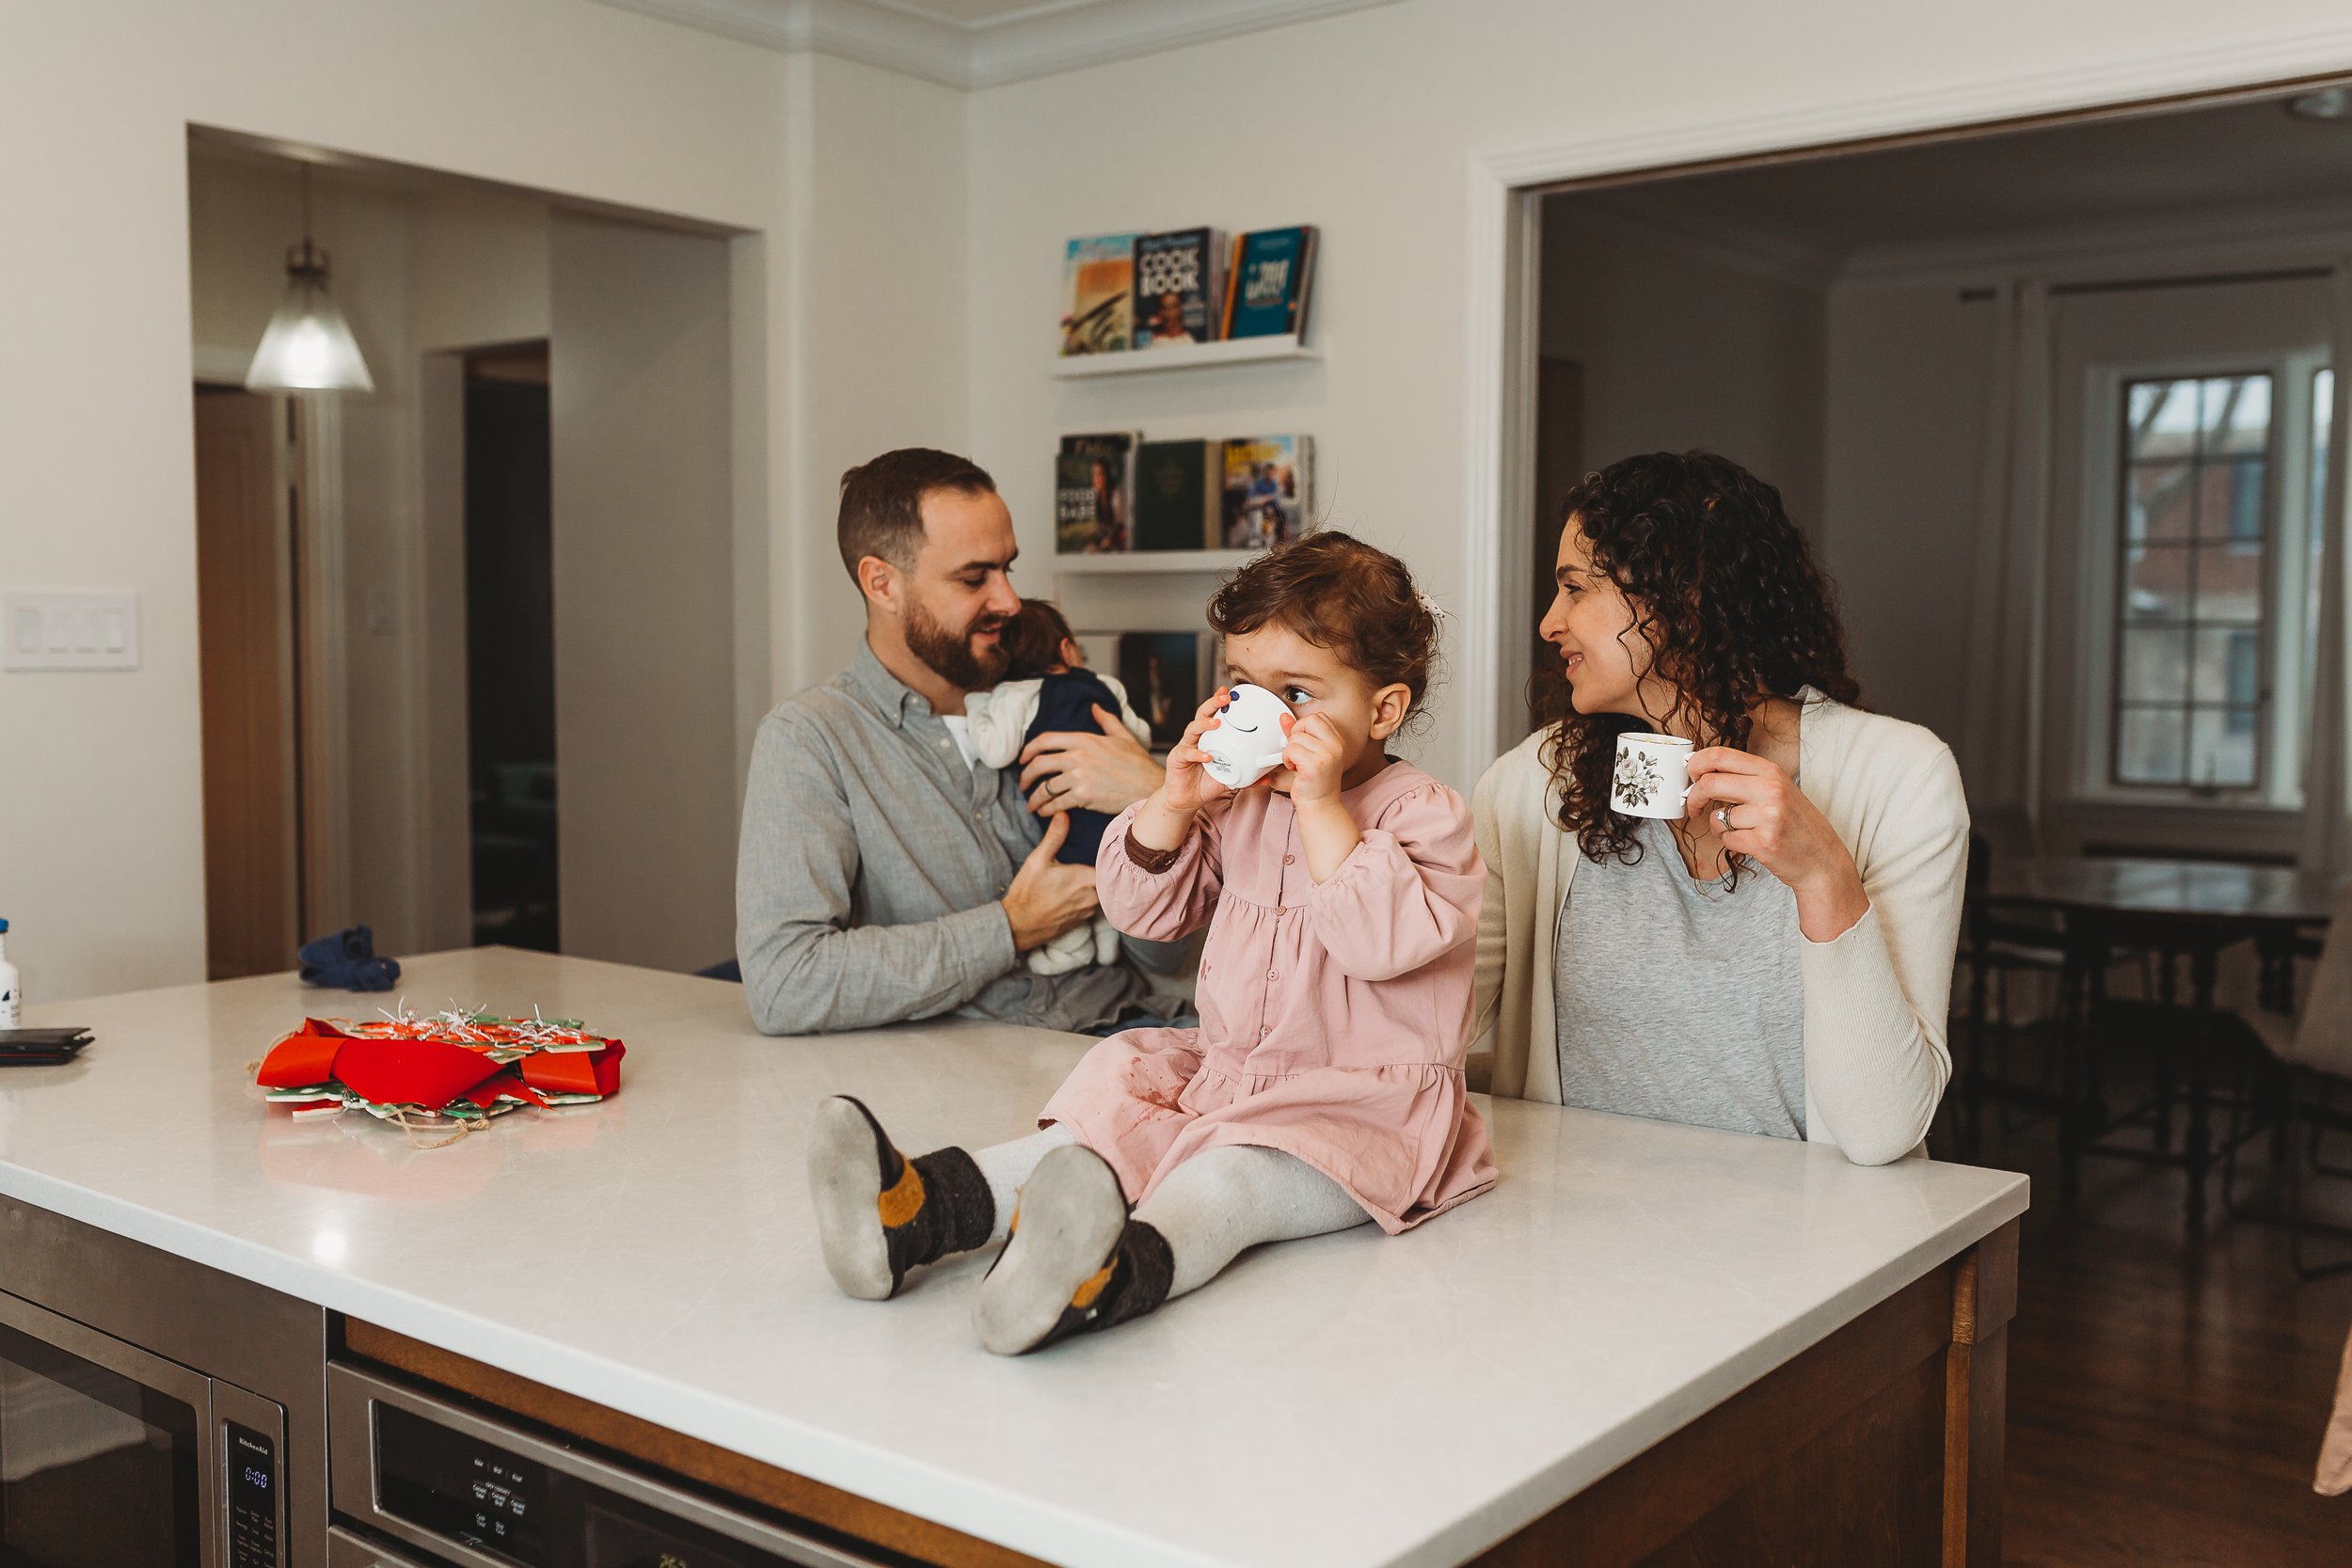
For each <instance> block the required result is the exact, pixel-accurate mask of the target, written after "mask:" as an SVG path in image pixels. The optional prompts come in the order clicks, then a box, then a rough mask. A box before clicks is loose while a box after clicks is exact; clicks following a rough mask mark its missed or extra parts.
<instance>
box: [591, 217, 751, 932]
mask: <svg viewBox="0 0 2352 1568" xmlns="http://www.w3.org/2000/svg"><path fill="white" fill-rule="evenodd" d="M553 260H554V276H553V284H552V296H553V302H554V322H553V331H552V334H551V340H550V342H549V347H548V404H549V425H550V428H551V431H552V441H551V443H550V445H551V454H550V465H549V466H550V467H551V469H552V477H553V482H554V483H553V521H554V538H553V551H552V553H553V557H554V568H555V572H554V578H555V774H556V781H555V790H556V811H557V820H558V821H559V823H560V824H561V827H560V830H559V832H558V840H559V845H560V850H561V854H560V861H561V863H560V866H559V872H558V878H559V889H560V895H561V899H562V904H563V948H564V952H566V953H573V954H578V955H580V956H581V957H583V958H609V959H613V960H615V961H620V962H628V963H641V964H650V965H654V966H656V967H659V968H664V969H682V970H694V969H700V968H702V967H704V966H705V965H707V964H714V963H718V962H719V961H721V960H722V959H723V958H726V957H727V956H728V955H729V954H730V953H732V952H733V951H734V948H735V916H734V907H733V906H734V890H735V822H736V814H735V809H734V808H735V803H736V790H735V782H734V779H733V778H732V774H733V772H734V763H735V744H734V742H735V737H734V736H733V735H732V734H731V733H730V728H731V727H730V725H729V723H728V716H729V713H730V711H731V709H732V706H733V693H732V690H731V683H730V680H729V672H730V670H731V668H732V665H733V662H734V655H735V648H734V639H733V636H732V627H731V626H730V625H729V622H728V618H727V617H726V616H725V615H723V614H718V613H713V611H714V610H715V609H716V607H719V606H723V605H725V604H726V603H727V602H728V598H729V595H728V591H727V584H728V579H729V578H730V577H731V575H732V570H731V569H732V564H733V548H734V537H733V534H734V529H733V522H734V499H733V495H732V492H731V488H730V484H729V475H728V470H727V438H728V420H727V396H728V362H727V361H728V336H729V326H728V321H727V307H726V276H727V254H726V245H725V243H724V242H723V241H720V240H713V239H705V238H701V237H699V236H695V235H691V234H674V233H665V232H662V231H660V230H651V229H646V228H644V227H642V226H638V225H630V224H617V223H610V222H605V221H601V220H598V219H595V218H588V217H581V216H577V215H573V214H564V215H562V216H559V217H558V218H557V219H556V222H555V229H554V247H553ZM653 432H658V433H659V436H657V437H656V438H652V439H648V434H649V433H653Z"/></svg>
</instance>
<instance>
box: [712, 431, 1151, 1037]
mask: <svg viewBox="0 0 2352 1568" xmlns="http://www.w3.org/2000/svg"><path fill="white" fill-rule="evenodd" d="M837 531H838V534H839V539H840V546H841V563H842V564H843V565H844V566H846V567H847V568H849V572H850V578H851V579H852V580H854V581H855V582H856V583H857V585H858V589H859V592H860V593H862V594H864V595H865V598H866V643H865V646H863V647H862V648H860V649H859V650H858V653H857V657H856V658H855V659H854V660H852V661H851V663H850V667H849V668H848V669H847V670H845V671H843V672H842V673H840V674H838V675H835V676H834V678H833V679H832V680H831V681H829V682H828V683H826V684H825V685H823V686H821V687H818V688H817V689H814V690H811V691H805V692H803V693H802V694H801V695H800V696H797V697H794V698H792V699H791V700H790V701H788V702H787V703H785V704H784V705H782V706H781V707H779V708H777V709H776V710H775V711H774V712H773V713H771V714H770V715H769V716H768V717H767V718H766V719H765V720H763V721H761V722H760V726H759V735H758V737H757V740H756V742H755V746H754V750H753V753H752V771H751V782H750V785H749V788H748V791H747V793H746V794H745V797H744V801H743V833H742V839H741V841H740V845H739V849H738V853H737V860H736V886H735V903H736V952H737V954H738V956H739V958H740V959H741V962H742V966H743V982H744V993H745V997H746V999H747V1000H748V1001H749V1003H750V1004H751V1010H752V1019H753V1022H755V1023H756V1024H757V1025H758V1026H759V1028H760V1029H761V1030H762V1031H763V1032H764V1033H767V1034H771V1035H806V1034H817V1033H819V1032H823V1031H830V1030H835V1029H858V1028H865V1027H866V1026H869V1025H872V1024H880V1023H897V1022H905V1021H907V1020H910V1019H920V1018H931V1017H935V1016H937V1015H939V1014H942V1013H959V1014H962V1015H964V1016H966V1017H974V1018H987V1019H997V1020H1001V1021H1005V1022H1018V1023H1030V1024H1036V1025H1039V1026H1041V1027H1044V1028H1049V1029H1067V1030H1074V1031H1102V1030H1104V1029H1107V1028H1110V1027H1115V1026H1120V1025H1123V1024H1126V1023H1129V1022H1136V1021H1138V1020H1141V1019H1144V1018H1149V1017H1154V1016H1156V1017H1163V1018H1164V1017H1172V1016H1174V1015H1175V1013H1176V1012H1177V1011H1178V1010H1179V1009H1180V1008H1181V1006H1183V1004H1182V1002H1181V1001H1180V1000H1179V999H1178V998H1175V997H1173V996H1166V997H1163V996H1156V995H1155V994H1154V980H1155V979H1165V978H1166V977H1167V976H1168V975H1169V974H1171V973H1172V972H1173V971H1174V970H1175V969H1176V968H1177V967H1178V966H1179V964H1180V962H1181V955H1180V953H1179V952H1178V951H1176V950H1172V949H1170V948H1168V947H1165V946H1162V945H1161V944H1158V943H1150V942H1128V943H1127V944H1126V945H1125V951H1124V952H1123V953H1122V956H1121V958H1120V961H1119V962H1116V963H1112V964H1097V965H1092V966H1089V967H1088V968H1084V969H1078V970H1073V971H1072V972H1070V973H1068V974H1051V975H1046V974H1034V973H1032V972H1031V971H1030V970H1029V969H1028V968H1027V967H1026V966H1025V964H1024V963H1023V961H1022V955H1024V954H1025V953H1026V952H1028V951H1029V949H1031V948H1033V947H1038V946H1041V945H1042V944H1044V943H1045V942H1051V941H1052V940H1053V939H1054V938H1055V937H1057V936H1059V935H1060V934H1061V933H1062V932H1064V931H1066V930H1069V929H1071V928H1072V927H1075V926H1079V925H1082V924H1084V923H1085V922H1086V921H1088V920H1090V919H1092V918H1093V916H1094V914H1095V913H1096V910H1097V906H1096V904H1095V900H1094V868H1093V867H1092V866H1088V865H1063V864H1060V863H1057V861H1056V860H1055V859H1054V855H1055V852H1056V851H1057V850H1058V849H1059V848H1060V847H1061V843H1062V840H1063V839H1064V838H1066V837H1067V836H1068V835H1069V824H1068V822H1067V820H1066V819H1065V818H1064V817H1063V816H1061V813H1062V812H1064V811H1066V810H1069V809H1070V808H1073V807H1080V806H1083V807H1086V808H1089V809H1090V810H1094V811H1101V812H1107V813H1117V812H1120V811H1123V810H1125V809H1126V808H1127V807H1128V806H1129V805H1130V804H1132V803H1134V802H1135V801H1136V800H1141V799H1143V798H1144V797H1145V796H1146V795H1149V794H1150V793H1151V792H1152V790H1153V789H1154V788H1156V787H1157V786H1158V784H1159V780H1160V768H1159V767H1158V765H1157V764H1155V763H1153V762H1152V757H1151V753H1149V752H1146V751H1145V750H1144V749H1143V748H1142V747H1141V746H1139V745H1137V744H1136V741H1135V739H1134V737H1133V736H1129V735H1128V734H1127V733H1126V731H1125V729H1124V728H1123V727H1122V726H1120V723H1119V722H1118V720H1117V717H1116V716H1115V715H1103V714H1098V715H1097V718H1098V721H1100V722H1101V723H1102V727H1103V730H1104V734H1101V735H1085V734H1074V735H1060V736H1039V737H1038V738H1037V740H1035V741H1033V742H1032V743H1031V744H1030V746H1029V748H1028V750H1027V751H1026V752H1024V754H1023V758H1022V763H1023V766H1024V768H1025V771H1024V773H1023V775H1022V776H1021V778H1020V779H1019V780H1018V781H1016V780H1014V779H1013V778H1011V777H1010V776H1009V774H1008V773H1005V772H999V771H998V770H997V769H995V768H984V767H980V766H977V762H976V759H975V756H974V753H973V752H972V750H971V746H970V741H969V737H968V734H967V731H966V728H965V720H964V717H963V700H964V697H965V696H966V694H968V693H970V692H973V691H981V690H986V689H988V688H990V687H992V686H993V685H994V684H995V683H996V681H997V679H998V678H999V677H1001V676H1002V675H1003V673H1004V669H1005V653H1004V649H1003V647H1002V645H1001V644H1002V638H1001V633H1002V630H1003V627H1004V625H1005V623H1006V621H1008V620H1009V619H1010V617H1011V616H1012V614H1013V612H1014V611H1015V610H1018V609H1019V608H1020V606H1021V600H1020V598H1019V596H1018V595H1017V594H1014V593H1013V591H1012V584H1011V580H1010V574H1011V571H1012V562H1013V556H1014V555H1015V554H1016V553H1017V546H1015V545H1014V543H1013V533H1012V515H1011V513H1010V512H1009V511H1007V510H1006V507H1005V503H1004V501H1003V500H1002V499H1000V498H999V497H998V496H997V494H996V485H995V482H994V481H993V480H992V479H990V478H989V476H988V475H987V473H985V472H984V471H983V470H981V469H980V468H979V467H977V465H975V464H974V463H972V462H971V461H970V460H969V459H967V458H962V457H957V456H955V455H953V454H951V453H948V452H944V451H930V450H929V449H927V448H921V447H911V448H907V449H904V450H902V451H890V452H884V453H883V454H882V456H880V457H877V458H875V459H874V460H873V461H872V462H870V463H866V464H865V465H863V466H861V467H855V468H852V469H850V471H849V472H848V473H847V474H845V475H843V476H842V480H841V513H840V518H839V522H838V525H837ZM1025 792H1026V793H1025ZM1041 819H1042V823H1041ZM1168 989H1170V990H1172V989H1173V988H1172V987H1169V988H1168Z"/></svg>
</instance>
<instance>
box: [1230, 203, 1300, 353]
mask: <svg viewBox="0 0 2352 1568" xmlns="http://www.w3.org/2000/svg"><path fill="white" fill-rule="evenodd" d="M1314 275H1315V227H1314V225H1313V224H1311V223H1309V224H1301V225H1299V226H1297V227H1296V228H1293V229H1257V230H1251V231H1250V232H1248V233H1247V234H1244V235H1243V236H1242V237H1241V238H1240V240H1238V241H1237V242H1235V244H1234V246H1233V269H1232V276H1231V277H1229V278H1228V279H1227V280H1226V292H1225V322H1224V336H1226V337H1228V338H1279V337H1280V336H1281V335H1282V334H1284V333H1286V332H1292V333H1296V334H1297V335H1298V336H1300V337H1301V338H1304V337H1305V336H1306V335H1307V291H1308V286H1309V285H1310V284H1311V283H1312V282H1313V281H1314Z"/></svg>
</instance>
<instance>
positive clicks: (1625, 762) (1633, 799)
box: [1609, 735, 1691, 817]
mask: <svg viewBox="0 0 2352 1568" xmlns="http://www.w3.org/2000/svg"><path fill="white" fill-rule="evenodd" d="M1690 794H1691V743H1690V742H1689V741H1687V740H1683V739H1680V738H1678V737H1677V736H1671V735H1621V736H1617V772H1616V777H1615V779H1614V780H1613V782H1612V783H1611V784H1610V786H1609V804H1610V807H1611V809H1613V810H1614V811H1616V812H1617V813H1619V814H1620V815H1622V816H1657V817H1676V816H1681V815H1682V803H1683V801H1684V800H1687V799H1688V798H1689V796H1690Z"/></svg>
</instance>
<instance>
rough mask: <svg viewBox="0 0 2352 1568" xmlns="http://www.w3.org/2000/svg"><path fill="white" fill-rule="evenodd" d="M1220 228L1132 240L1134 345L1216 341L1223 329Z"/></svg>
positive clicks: (1224, 248) (1222, 242)
mask: <svg viewBox="0 0 2352 1568" xmlns="http://www.w3.org/2000/svg"><path fill="white" fill-rule="evenodd" d="M1226 251H1227V245H1226V238H1225V230H1222V229H1179V230H1171V231H1169V232H1168V233H1165V234H1146V235H1144V236H1143V237H1142V238H1140V239H1138V240H1136V264H1135V287H1136V303H1135V346H1136V347H1137V348H1166V347H1168V346H1169V345H1171V344H1175V343H1205V342H1211V341H1215V339H1216V335H1217V330H1218V328H1219V327H1220V326H1222V325H1224V315H1225V263H1226V261H1227V260H1228V257H1227V254H1226Z"/></svg>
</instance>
